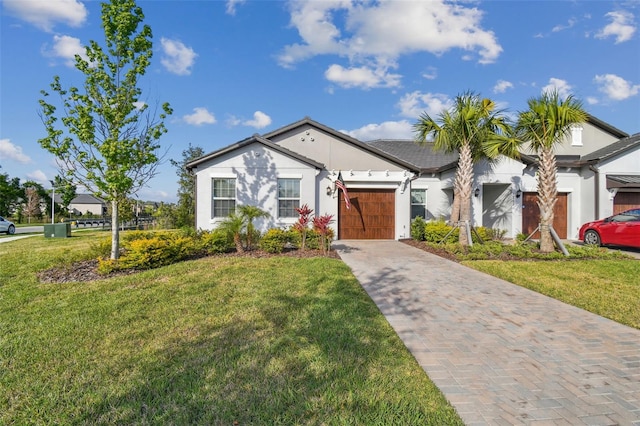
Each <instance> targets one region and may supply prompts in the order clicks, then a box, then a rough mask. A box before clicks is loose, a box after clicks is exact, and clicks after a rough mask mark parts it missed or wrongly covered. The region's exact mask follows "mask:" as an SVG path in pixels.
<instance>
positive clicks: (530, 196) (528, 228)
mask: <svg viewBox="0 0 640 426" xmlns="http://www.w3.org/2000/svg"><path fill="white" fill-rule="evenodd" d="M537 199H538V194H537V193H536V192H525V193H524V194H522V233H523V234H526V235H527V236H529V235H530V234H531V233H532V232H533V231H534V229H536V228H537V227H538V225H539V224H540V208H539V207H538V204H537V203H536V200H537ZM567 199H568V197H567V194H566V193H561V194H558V201H556V205H555V206H554V207H553V229H555V230H556V233H557V234H558V236H559V237H560V238H567ZM533 238H536V239H537V238H540V232H536V233H535V235H534V236H533Z"/></svg>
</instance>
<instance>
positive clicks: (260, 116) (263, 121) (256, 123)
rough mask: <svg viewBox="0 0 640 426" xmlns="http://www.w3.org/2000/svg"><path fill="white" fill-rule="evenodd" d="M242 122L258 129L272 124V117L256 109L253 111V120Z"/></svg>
mask: <svg viewBox="0 0 640 426" xmlns="http://www.w3.org/2000/svg"><path fill="white" fill-rule="evenodd" d="M242 124H243V125H245V126H249V127H255V128H256V129H263V128H265V127H267V126H268V125H269V124H271V117H269V116H268V115H267V114H265V113H264V112H262V111H256V112H254V113H253V120H246V121H244V122H243V123H242Z"/></svg>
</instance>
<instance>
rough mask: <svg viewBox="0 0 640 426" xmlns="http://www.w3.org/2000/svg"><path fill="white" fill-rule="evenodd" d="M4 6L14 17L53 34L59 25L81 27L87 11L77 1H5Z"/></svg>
mask: <svg viewBox="0 0 640 426" xmlns="http://www.w3.org/2000/svg"><path fill="white" fill-rule="evenodd" d="M3 6H4V8H5V9H6V10H8V11H9V13H11V14H12V15H14V16H17V17H18V18H20V19H22V20H24V21H27V22H29V23H30V24H32V25H34V26H36V27H37V28H40V29H41V30H43V31H47V32H51V31H53V27H54V26H55V25H56V24H57V23H64V24H67V25H69V26H71V27H79V26H81V25H82V24H83V23H84V22H85V20H86V19H87V9H86V8H85V7H84V4H82V3H81V2H79V1H77V0H4V2H3Z"/></svg>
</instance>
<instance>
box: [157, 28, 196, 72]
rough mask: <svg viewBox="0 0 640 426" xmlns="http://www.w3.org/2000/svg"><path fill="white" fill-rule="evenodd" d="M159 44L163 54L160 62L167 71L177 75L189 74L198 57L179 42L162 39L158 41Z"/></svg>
mask: <svg viewBox="0 0 640 426" xmlns="http://www.w3.org/2000/svg"><path fill="white" fill-rule="evenodd" d="M160 44H161V45H162V52H163V53H164V56H163V57H162V59H160V62H161V63H162V65H164V67H165V68H166V69H167V71H169V72H171V73H174V74H178V75H189V74H191V69H190V68H191V67H192V66H193V64H194V62H195V60H196V57H197V56H198V54H197V53H195V52H194V51H193V49H192V48H190V47H187V46H185V45H184V44H183V43H182V42H180V41H177V40H170V39H168V38H164V37H163V38H162V39H160Z"/></svg>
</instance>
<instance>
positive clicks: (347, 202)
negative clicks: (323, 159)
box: [336, 172, 351, 210]
mask: <svg viewBox="0 0 640 426" xmlns="http://www.w3.org/2000/svg"><path fill="white" fill-rule="evenodd" d="M336 187H338V188H340V189H341V190H342V193H343V194H344V205H345V207H346V208H347V210H349V209H350V208H351V200H350V199H349V193H348V192H347V186H346V185H345V184H344V180H343V179H342V172H338V178H337V179H336Z"/></svg>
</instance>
